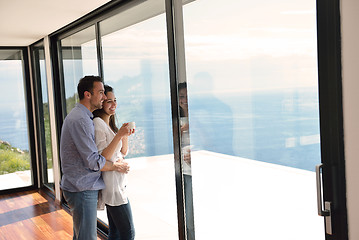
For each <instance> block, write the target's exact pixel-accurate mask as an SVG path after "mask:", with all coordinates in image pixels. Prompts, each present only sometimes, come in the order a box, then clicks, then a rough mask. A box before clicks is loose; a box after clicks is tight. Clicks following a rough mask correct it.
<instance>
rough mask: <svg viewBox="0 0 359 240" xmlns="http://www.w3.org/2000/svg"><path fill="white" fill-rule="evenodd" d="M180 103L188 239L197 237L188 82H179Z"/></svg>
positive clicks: (191, 239) (192, 239)
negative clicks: (195, 230)
mask: <svg viewBox="0 0 359 240" xmlns="http://www.w3.org/2000/svg"><path fill="white" fill-rule="evenodd" d="M178 103H179V112H180V131H181V155H182V156H181V160H182V168H183V187H184V193H185V194H184V205H185V216H186V220H185V223H186V224H185V225H186V236H187V240H194V239H195V232H194V229H195V227H194V214H193V194H192V169H191V145H190V134H189V122H188V97H187V83H186V82H182V83H180V84H178Z"/></svg>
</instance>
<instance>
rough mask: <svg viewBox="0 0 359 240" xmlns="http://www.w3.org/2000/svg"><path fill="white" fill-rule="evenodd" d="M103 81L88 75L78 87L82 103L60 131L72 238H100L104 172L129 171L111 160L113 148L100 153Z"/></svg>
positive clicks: (64, 188) (64, 189)
mask: <svg viewBox="0 0 359 240" xmlns="http://www.w3.org/2000/svg"><path fill="white" fill-rule="evenodd" d="M104 91H105V90H104V86H103V81H102V79H101V78H100V77H98V76H85V77H84V78H82V79H81V80H80V82H79V84H78V86H77V92H78V95H79V98H80V102H79V103H77V104H76V106H75V107H74V108H73V109H72V110H71V112H70V113H69V114H68V115H67V116H66V118H65V121H64V124H63V126H62V131H61V141H60V157H61V168H62V172H63V176H62V180H61V188H62V190H63V194H64V197H65V199H66V201H67V203H68V205H69V206H70V208H71V212H72V217H73V229H74V236H73V239H76V240H91V239H97V198H98V191H99V190H100V189H103V188H104V187H105V184H104V182H103V180H102V177H101V171H114V170H115V171H120V172H123V171H128V166H124V163H117V162H115V163H112V162H111V161H106V159H107V160H110V159H111V157H112V155H113V153H114V149H113V150H111V149H110V150H109V151H107V153H106V154H103V155H100V154H99V153H98V150H97V147H96V143H95V132H94V124H93V121H92V119H93V114H92V112H93V111H94V110H96V109H100V108H102V103H103V101H104V100H106V95H105V94H104Z"/></svg>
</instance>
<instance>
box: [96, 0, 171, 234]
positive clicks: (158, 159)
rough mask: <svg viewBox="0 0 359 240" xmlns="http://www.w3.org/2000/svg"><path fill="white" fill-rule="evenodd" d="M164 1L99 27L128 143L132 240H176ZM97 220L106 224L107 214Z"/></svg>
mask: <svg viewBox="0 0 359 240" xmlns="http://www.w3.org/2000/svg"><path fill="white" fill-rule="evenodd" d="M163 12H164V1H158V0H156V1H146V2H144V3H143V4H140V5H137V6H135V7H133V8H131V9H128V10H126V11H123V12H121V13H120V14H119V15H116V16H113V17H111V18H109V19H107V20H104V21H103V22H100V30H101V33H102V38H101V42H102V52H103V69H104V80H105V82H106V84H109V85H110V86H112V87H113V88H114V90H115V92H116V97H117V103H118V107H117V109H118V111H117V112H116V115H117V117H118V126H121V125H122V123H124V122H132V121H134V122H136V133H135V134H134V135H132V136H130V137H129V152H128V155H127V157H126V161H128V162H129V164H130V172H129V174H128V186H127V187H128V193H129V199H130V200H131V207H132V211H133V219H134V225H135V229H136V239H138V240H140V239H159V240H160V239H163V240H168V239H178V233H177V216H176V211H177V210H176V193H175V177H174V162H173V145H172V142H173V140H172V139H173V137H172V131H171V129H172V124H171V107H170V95H169V94H170V88H169V73H168V59H167V40H166V36H167V35H166V19H165V15H164V14H163ZM98 217H99V218H100V219H102V220H103V221H104V222H106V223H107V217H106V212H102V211H99V212H98Z"/></svg>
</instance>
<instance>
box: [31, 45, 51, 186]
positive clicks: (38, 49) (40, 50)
mask: <svg viewBox="0 0 359 240" xmlns="http://www.w3.org/2000/svg"><path fill="white" fill-rule="evenodd" d="M32 55H33V69H34V79H35V81H36V83H37V86H38V95H39V103H40V104H38V106H37V108H38V109H37V110H38V112H39V116H43V117H42V119H41V120H40V119H39V122H38V123H37V124H38V126H39V128H40V131H39V133H40V151H41V159H42V164H41V166H42V178H43V184H44V185H45V186H47V187H49V188H50V189H52V190H54V174H53V173H54V172H53V157H52V145H51V128H50V114H49V101H48V89H47V78H46V66H45V50H44V44H43V42H40V43H38V44H36V45H34V46H33V47H32Z"/></svg>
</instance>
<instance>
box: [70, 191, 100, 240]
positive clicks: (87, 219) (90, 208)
mask: <svg viewBox="0 0 359 240" xmlns="http://www.w3.org/2000/svg"><path fill="white" fill-rule="evenodd" d="M63 194H64V197H65V200H66V201H67V203H68V205H69V207H70V209H71V212H72V220H73V227H74V235H73V240H97V196H98V190H88V191H83V192H68V191H65V190H64V191H63Z"/></svg>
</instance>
